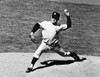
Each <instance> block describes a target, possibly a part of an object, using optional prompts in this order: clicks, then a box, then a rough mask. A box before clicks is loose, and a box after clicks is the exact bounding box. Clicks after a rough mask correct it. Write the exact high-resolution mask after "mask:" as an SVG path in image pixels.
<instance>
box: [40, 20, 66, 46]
mask: <svg viewBox="0 0 100 77" xmlns="http://www.w3.org/2000/svg"><path fill="white" fill-rule="evenodd" d="M39 24H40V26H41V28H42V38H43V42H45V43H46V44H48V45H51V44H55V43H57V42H58V39H59V36H58V32H59V31H61V30H65V29H67V24H62V25H53V24H52V22H51V21H43V22H41V23H39Z"/></svg>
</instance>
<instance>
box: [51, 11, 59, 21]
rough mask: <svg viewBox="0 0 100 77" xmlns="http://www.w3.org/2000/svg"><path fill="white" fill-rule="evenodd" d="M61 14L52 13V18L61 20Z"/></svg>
mask: <svg viewBox="0 0 100 77" xmlns="http://www.w3.org/2000/svg"><path fill="white" fill-rule="evenodd" d="M59 17H60V14H59V13H58V12H53V13H52V18H54V19H56V20H59Z"/></svg>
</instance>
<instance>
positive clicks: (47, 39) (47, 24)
mask: <svg viewBox="0 0 100 77" xmlns="http://www.w3.org/2000/svg"><path fill="white" fill-rule="evenodd" d="M64 13H65V16H66V19H67V21H66V24H58V20H59V18H60V14H59V13H58V12H56V11H54V12H53V13H52V16H51V21H43V22H39V23H36V24H35V25H34V27H33V29H32V31H31V33H30V38H31V40H32V41H33V42H34V43H37V42H36V40H35V37H34V33H35V32H36V31H37V30H38V29H39V28H40V29H42V42H41V44H40V46H39V47H38V49H37V50H36V52H35V53H34V55H33V59H32V61H31V64H30V66H29V67H28V68H27V70H26V72H27V73H29V72H31V71H32V70H33V67H34V64H35V63H36V62H37V60H38V59H39V58H40V56H41V54H42V52H43V51H44V50H45V51H47V50H51V49H52V50H53V51H55V52H56V53H58V54H60V55H61V56H71V57H72V58H74V60H75V61H78V60H80V58H79V56H78V55H77V54H76V53H75V52H69V51H67V52H65V51H64V50H63V48H61V46H60V45H59V32H60V31H64V30H67V29H69V28H70V27H71V24H72V23H71V18H70V14H69V11H68V10H67V9H65V10H64Z"/></svg>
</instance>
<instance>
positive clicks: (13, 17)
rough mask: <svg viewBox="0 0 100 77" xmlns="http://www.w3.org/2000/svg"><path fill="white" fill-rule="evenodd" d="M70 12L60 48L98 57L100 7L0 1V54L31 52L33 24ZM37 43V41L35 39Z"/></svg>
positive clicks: (37, 0)
mask: <svg viewBox="0 0 100 77" xmlns="http://www.w3.org/2000/svg"><path fill="white" fill-rule="evenodd" d="M65 8H67V9H69V11H70V15H71V19H72V23H73V24H72V28H70V29H69V30H66V31H65V32H61V34H60V35H61V37H60V44H61V46H62V47H63V48H64V49H65V50H70V51H75V52H77V53H78V54H88V55H96V56H99V55H100V6H99V5H87V4H74V3H67V2H53V1H45V0H0V52H1V53H2V52H6V53H8V52H34V50H36V48H37V47H38V45H35V44H33V43H32V42H31V40H30V38H29V37H28V35H29V34H30V32H31V29H32V27H33V26H34V24H35V22H41V21H43V20H50V15H51V13H52V12H53V11H58V12H60V13H61V21H60V22H61V23H64V21H65V17H64V16H65V15H64V13H63V10H64V9H65ZM38 39H39V40H40V38H38Z"/></svg>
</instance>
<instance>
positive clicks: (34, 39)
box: [29, 35, 39, 44]
mask: <svg viewBox="0 0 100 77" xmlns="http://www.w3.org/2000/svg"><path fill="white" fill-rule="evenodd" d="M29 37H30V38H31V41H32V42H33V43H35V44H38V43H39V42H38V40H37V39H36V38H35V37H34V36H32V35H29Z"/></svg>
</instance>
